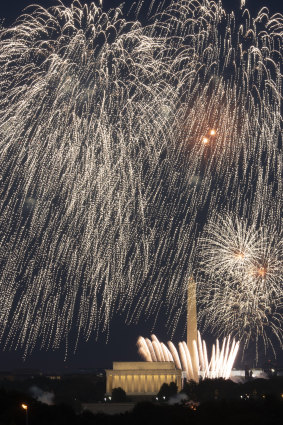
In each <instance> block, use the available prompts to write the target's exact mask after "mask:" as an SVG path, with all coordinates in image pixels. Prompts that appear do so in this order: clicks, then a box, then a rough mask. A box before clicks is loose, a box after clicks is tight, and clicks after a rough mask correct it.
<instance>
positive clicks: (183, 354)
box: [137, 332, 239, 381]
mask: <svg viewBox="0 0 283 425" xmlns="http://www.w3.org/2000/svg"><path fill="white" fill-rule="evenodd" d="M151 339H152V344H153V347H154V353H152V354H151V353H149V352H146V350H145V348H144V347H145V344H146V342H145V339H144V338H143V337H142V336H140V337H139V338H138V341H137V346H138V353H139V354H140V355H141V357H142V358H143V359H144V360H145V361H148V362H155V361H168V360H167V358H166V353H167V351H168V348H167V347H166V346H165V345H164V344H163V343H160V342H159V340H158V338H157V337H156V336H155V335H151ZM178 346H179V353H178V351H177V349H176V347H175V345H174V344H173V343H172V342H171V341H169V342H168V347H169V350H170V352H169V361H174V363H175V365H176V367H177V369H181V370H183V371H184V372H186V374H187V380H190V379H193V380H197V381H198V377H196V376H194V374H193V367H192V361H191V355H192V353H190V352H189V349H188V346H187V344H186V342H184V341H183V342H179V344H178ZM216 346H217V349H215V345H214V344H213V346H212V351H211V357H210V360H209V358H208V354H207V349H206V343H205V341H203V340H202V338H201V336H200V333H199V332H198V343H197V344H195V351H196V355H197V358H198V359H199V360H198V362H197V370H198V375H200V374H201V375H202V377H203V378H224V379H229V378H230V375H231V371H232V368H233V364H234V362H235V359H236V356H237V353H238V350H239V343H238V342H236V341H235V340H233V341H232V344H230V336H229V337H228V339H226V338H224V340H223V343H222V347H221V349H219V341H218V340H216ZM160 347H161V349H160ZM200 347H201V350H200Z"/></svg>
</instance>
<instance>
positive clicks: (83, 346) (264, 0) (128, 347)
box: [0, 0, 283, 370]
mask: <svg viewBox="0 0 283 425" xmlns="http://www.w3.org/2000/svg"><path fill="white" fill-rule="evenodd" d="M121 1H122V0H121ZM121 1H120V0H105V1H104V5H105V8H109V7H114V6H117V5H119V4H120V3H121ZM81 2H82V3H84V2H87V3H90V1H89V0H85V1H84V0H82V1H81ZM33 3H39V4H41V5H43V6H45V7H47V6H49V5H54V4H56V3H57V2H56V0H37V1H36V0H35V1H31V0H5V1H3V0H2V1H1V4H0V17H2V18H5V20H6V23H7V24H11V23H12V22H13V20H14V19H15V18H17V17H18V16H19V15H20V12H21V10H23V9H24V8H25V7H26V6H28V5H30V4H33ZM64 3H65V4H67V5H68V4H70V3H71V0H64ZM126 3H132V1H130V2H129V1H128V0H126ZM148 3H150V2H148ZM222 3H223V4H224V6H225V8H227V9H228V10H231V9H232V8H235V9H237V8H238V6H239V4H240V0H223V2H222ZM246 5H247V7H248V8H249V9H250V10H251V12H252V14H254V13H256V12H257V11H258V10H259V9H260V8H261V7H262V6H264V5H266V6H267V7H268V8H269V9H270V11H271V12H273V13H275V12H279V11H280V12H281V13H283V1H282V0H247V1H246ZM151 325H152V323H140V324H138V325H131V326H126V325H125V324H124V322H123V319H122V318H119V317H116V318H115V319H114V320H113V321H112V324H111V329H110V336H109V342H108V343H107V344H106V336H105V335H102V336H101V338H100V340H99V342H96V341H95V339H94V337H93V338H92V339H91V340H90V341H89V342H81V343H80V344H79V346H78V350H77V353H76V354H75V355H74V354H73V353H72V352H71V353H69V354H68V357H67V361H65V362H64V355H65V349H64V347H63V348H62V349H60V350H58V351H56V352H45V351H35V352H34V354H33V355H31V356H30V357H28V359H27V360H26V361H25V362H23V361H22V359H21V354H20V353H17V352H14V351H11V352H2V351H1V347H0V364H1V369H2V370H5V369H13V368H21V367H27V368H40V369H43V370H62V369H65V368H79V367H81V368H95V367H111V364H112V361H115V360H116V361H119V360H120V361H122V360H124V361H127V360H138V355H137V349H136V340H137V337H138V336H139V335H143V336H149V335H150V333H151ZM184 326H185V323H184ZM159 328H160V329H158V330H156V333H157V334H158V336H159V338H160V340H162V341H164V342H166V341H167V340H168V335H166V329H165V328H164V327H163V324H162V323H160V324H159ZM181 337H182V335H176V336H175V338H174V340H175V341H178V340H179V338H181ZM281 357H282V356H281ZM279 361H280V362H281V363H283V358H280V357H279ZM250 362H251V364H250V366H252V359H251V360H250Z"/></svg>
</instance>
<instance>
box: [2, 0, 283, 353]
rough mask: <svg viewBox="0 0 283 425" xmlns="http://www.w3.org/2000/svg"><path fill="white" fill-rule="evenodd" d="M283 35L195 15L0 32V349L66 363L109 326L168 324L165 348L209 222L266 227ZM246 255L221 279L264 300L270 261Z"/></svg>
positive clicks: (39, 19) (277, 169)
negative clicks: (217, 214) (233, 275)
mask: <svg viewBox="0 0 283 425" xmlns="http://www.w3.org/2000/svg"><path fill="white" fill-rule="evenodd" d="M242 4H243V2H242ZM156 5H157V4H156ZM156 5H155V6H156ZM155 6H154V5H153V10H154V9H156V7H155ZM263 25H264V31H262V26H263ZM281 31H282V20H281V17H280V15H276V16H274V17H269V16H268V14H267V13H265V12H264V13H263V12H261V14H260V15H259V16H257V17H255V19H251V18H250V16H249V15H248V14H247V13H246V12H243V16H242V18H241V17H239V18H237V19H236V18H235V15H233V14H232V15H229V14H227V13H226V12H225V11H224V10H223V8H222V6H221V2H219V3H215V2H207V1H205V0H202V1H197V0H185V1H182V2H181V3H180V2H174V1H173V2H172V3H171V4H170V5H169V6H168V7H167V8H166V9H161V8H159V9H158V7H157V10H156V11H155V13H152V14H151V16H150V17H149V21H148V23H147V24H145V25H142V24H141V23H140V22H139V21H138V17H137V18H136V20H135V21H131V22H130V21H128V20H127V17H126V16H124V15H123V11H122V8H117V9H115V10H111V11H109V12H108V13H105V12H104V11H103V9H102V7H99V6H97V5H96V4H91V5H90V6H89V7H88V6H86V5H80V3H78V2H75V3H74V4H72V5H71V6H70V7H69V8H68V7H65V6H64V5H63V4H61V3H60V4H59V5H58V6H56V7H53V8H49V9H47V10H45V9H43V8H40V7H35V8H34V9H33V10H31V11H30V12H28V13H27V14H25V15H23V16H22V17H20V18H19V19H18V21H17V22H16V23H15V24H14V25H13V26H12V27H11V28H2V29H1V31H0V87H1V91H0V170H1V171H0V172H1V175H0V254H1V257H0V293H1V298H0V306H1V309H0V311H1V322H0V323H1V327H0V339H1V340H2V341H4V344H3V345H4V346H5V347H6V348H8V347H11V346H13V347H23V348H24V352H25V353H27V352H29V351H31V350H33V349H34V347H35V346H36V344H38V343H40V345H41V347H42V348H57V347H58V346H59V345H60V344H61V342H62V341H63V340H64V341H66V344H67V346H68V335H69V333H70V331H71V329H73V328H75V329H76V332H77V341H78V340H79V338H80V337H81V336H82V337H83V338H85V339H88V338H90V336H91V335H93V333H94V332H95V331H96V332H97V334H98V332H99V331H108V327H109V323H110V320H111V317H112V316H113V314H114V312H116V311H120V312H123V314H124V315H125V320H126V321H128V322H131V321H137V320H139V318H140V317H141V316H146V317H149V318H150V317H154V318H155V319H156V320H157V317H158V314H161V313H160V312H162V308H163V307H165V308H166V311H167V314H168V326H169V327H170V332H171V333H174V331H175V329H176V327H177V325H178V323H179V322H180V318H181V317H182V314H183V313H184V310H183V309H182V307H183V306H185V305H186V302H185V299H186V282H187V279H188V276H190V275H191V270H192V267H193V262H194V257H195V239H196V236H197V232H198V231H199V229H200V228H201V226H202V222H203V220H204V219H205V217H206V214H207V213H206V212H207V211H218V210H220V209H222V208H224V207H225V208H226V210H231V211H241V210H244V213H245V215H246V220H250V218H251V215H252V213H251V211H253V214H254V216H255V217H256V216H257V217H261V218H262V219H264V220H265V221H266V222H269V221H273V219H275V221H276V220H277V221H278V217H280V214H281V209H282V208H281V206H282V204H281V203H282V178H281V172H282V151H281V144H280V143H281V142H280V134H281V133H280V131H281V128H280V125H281V109H280V108H281V71H280V64H281V54H280V48H281V39H280V34H281ZM247 205H248V206H249V207H247ZM270 214H271V215H270ZM239 226H240V225H239ZM245 226H246V229H247V228H248V227H247V226H248V224H245ZM243 230H244V229H243ZM249 237H250V238H251V239H249ZM249 237H248V238H247V240H246V242H245V243H246V245H245V248H246V251H245V254H244V255H247V257H244V258H242V257H241V256H242V255H243V253H242V251H239V252H238V253H235V255H236V256H238V258H236V259H234V263H233V264H232V265H231V262H230V263H229V262H228V260H227V261H226V262H222V263H223V264H222V265H223V267H224V268H225V267H226V269H228V268H229V267H230V268H231V267H232V269H233V270H237V269H239V270H240V269H241V267H242V265H243V263H244V262H245V263H246V262H247V263H248V265H249V266H250V269H249V273H250V275H252V276H253V279H254V280H256V279H257V280H258V281H260V282H263V280H264V281H265V282H267V279H266V276H267V275H268V273H270V271H271V269H272V270H273V271H272V273H273V276H274V275H276V273H277V271H276V269H275V268H274V267H273V266H272V268H271V267H269V266H268V267H267V264H266V256H264V255H265V254H266V253H265V254H264V255H263V257H262V258H260V257H256V258H257V260H258V262H257V263H253V262H250V261H249V256H250V255H252V253H251V252H250V249H256V250H260V251H261V252H262V250H261V248H260V246H257V245H254V243H253V239H252V238H253V237H254V236H253V230H252V231H251V234H250V236H249ZM215 255H216V254H215ZM205 261H207V260H205ZM228 263H229V264H228ZM256 270H257V271H256ZM217 273H220V269H219V270H218V271H217ZM272 279H273V280H272V286H273V287H274V288H276V287H277V280H276V279H277V278H276V279H274V278H272ZM269 282H270V281H269ZM264 285H265V284H264V283H263V284H262V286H264ZM161 301H162V302H161ZM97 334H96V335H97ZM153 342H154V341H153ZM155 343H156V344H157V342H156V341H155ZM148 349H149V347H148ZM152 349H153V348H152ZM144 350H146V349H145V347H144ZM149 350H150V349H149ZM145 352H147V355H148V351H145Z"/></svg>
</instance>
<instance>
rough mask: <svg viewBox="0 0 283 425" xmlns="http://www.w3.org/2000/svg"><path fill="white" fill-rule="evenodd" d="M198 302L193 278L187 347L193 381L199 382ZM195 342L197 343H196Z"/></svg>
mask: <svg viewBox="0 0 283 425" xmlns="http://www.w3.org/2000/svg"><path fill="white" fill-rule="evenodd" d="M197 338H198V331H197V300H196V282H195V281H194V278H193V277H192V276H191V277H190V278H189V282H188V300H187V346H188V349H189V352H190V355H191V360H192V367H193V379H194V381H196V382H198V381H199V359H198V353H197V341H198V340H197ZM194 341H195V342H194Z"/></svg>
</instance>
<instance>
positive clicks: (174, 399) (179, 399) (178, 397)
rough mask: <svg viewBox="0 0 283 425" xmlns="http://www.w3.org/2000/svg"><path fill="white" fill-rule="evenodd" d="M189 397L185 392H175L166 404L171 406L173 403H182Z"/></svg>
mask: <svg viewBox="0 0 283 425" xmlns="http://www.w3.org/2000/svg"><path fill="white" fill-rule="evenodd" d="M188 399H189V397H188V396H187V394H183V393H179V394H176V395H175V396H174V397H170V398H169V400H168V404H169V405H170V406H173V405H174V404H182V403H183V402H184V401H187V400H188Z"/></svg>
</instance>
